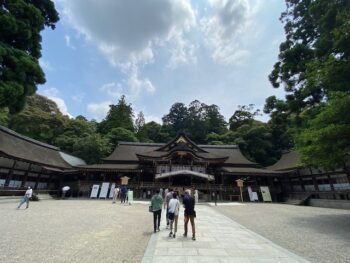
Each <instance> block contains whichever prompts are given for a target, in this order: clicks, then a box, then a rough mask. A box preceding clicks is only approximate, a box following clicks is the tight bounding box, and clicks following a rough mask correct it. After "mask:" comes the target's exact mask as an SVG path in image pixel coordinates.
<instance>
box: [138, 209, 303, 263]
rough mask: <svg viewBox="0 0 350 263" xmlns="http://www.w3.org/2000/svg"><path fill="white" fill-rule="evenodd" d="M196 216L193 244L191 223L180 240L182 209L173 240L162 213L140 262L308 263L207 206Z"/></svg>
mask: <svg viewBox="0 0 350 263" xmlns="http://www.w3.org/2000/svg"><path fill="white" fill-rule="evenodd" d="M232 209H234V207H232ZM196 212H197V219H196V239H197V240H196V241H192V240H191V227H190V223H189V235H188V238H184V237H183V236H182V234H183V209H182V210H181V211H180V218H179V224H178V233H177V237H176V238H175V239H174V238H170V237H168V234H169V231H168V230H165V229H164V228H165V227H164V226H165V213H164V211H163V214H162V223H161V231H160V232H157V233H155V234H153V235H152V237H151V239H150V241H149V243H148V246H147V249H146V252H145V254H144V257H143V260H142V262H143V263H149V262H166V263H172V262H181V263H195V262H208V263H209V262H210V263H215V262H221V263H223V262H230V263H231V262H243V263H248V262H269V263H274V262H308V261H307V260H305V259H303V258H301V257H299V256H297V255H295V254H293V253H291V252H289V251H288V250H286V249H284V248H282V247H280V246H278V245H276V244H274V243H272V242H271V241H269V240H267V239H266V238H264V237H262V236H260V235H258V234H256V233H254V232H252V231H250V230H248V229H247V228H245V227H243V226H242V225H240V224H238V223H236V222H235V221H233V220H231V219H230V218H228V217H226V216H224V215H222V214H220V213H218V212H216V211H215V210H214V209H212V208H210V207H209V206H207V205H198V206H196ZM256 220H259V218H257V219H256Z"/></svg>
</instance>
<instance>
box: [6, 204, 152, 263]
mask: <svg viewBox="0 0 350 263" xmlns="http://www.w3.org/2000/svg"><path fill="white" fill-rule="evenodd" d="M16 205H17V203H15V202H11V203H0V218H1V224H0V262H2V263H8V262H16V263H19V262H27V263H28V262H36V263H38V262H39V263H41V262H45V263H46V262H140V261H141V260H142V257H143V254H144V251H145V248H146V246H147V243H148V240H149V238H150V236H151V234H152V232H153V227H152V218H151V214H150V213H148V211H147V210H148V207H147V206H146V205H140V204H134V205H132V206H127V205H120V204H119V203H117V204H112V203H111V202H110V201H105V200H63V201H60V200H59V201H56V200H51V201H40V202H31V203H30V207H29V209H27V210H25V209H23V208H24V207H25V205H23V206H22V208H21V210H16V209H15V207H16Z"/></svg>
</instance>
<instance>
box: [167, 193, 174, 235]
mask: <svg viewBox="0 0 350 263" xmlns="http://www.w3.org/2000/svg"><path fill="white" fill-rule="evenodd" d="M172 198H173V189H169V192H168V194H167V195H166V196H165V203H166V229H169V225H170V221H169V202H170V200H171V199H172Z"/></svg>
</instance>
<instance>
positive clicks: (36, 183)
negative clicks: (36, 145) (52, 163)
mask: <svg viewBox="0 0 350 263" xmlns="http://www.w3.org/2000/svg"><path fill="white" fill-rule="evenodd" d="M42 172H43V168H41V170H40V172H39V173H38V177H37V178H36V182H35V186H34V189H37V188H38V184H39V180H40V178H41V174H42Z"/></svg>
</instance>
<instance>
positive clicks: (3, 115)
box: [0, 108, 10, 127]
mask: <svg viewBox="0 0 350 263" xmlns="http://www.w3.org/2000/svg"><path fill="white" fill-rule="evenodd" d="M9 118H10V117H9V112H8V110H7V109H6V108H5V109H0V125H2V126H5V127H7V126H8V123H9Z"/></svg>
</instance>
